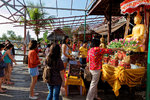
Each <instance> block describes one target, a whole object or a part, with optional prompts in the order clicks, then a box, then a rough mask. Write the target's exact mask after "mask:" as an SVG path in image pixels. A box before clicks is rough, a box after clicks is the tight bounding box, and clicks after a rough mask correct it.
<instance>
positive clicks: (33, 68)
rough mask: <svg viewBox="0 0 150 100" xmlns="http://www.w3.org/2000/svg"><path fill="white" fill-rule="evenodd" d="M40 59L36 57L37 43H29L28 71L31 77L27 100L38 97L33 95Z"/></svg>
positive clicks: (33, 41)
mask: <svg viewBox="0 0 150 100" xmlns="http://www.w3.org/2000/svg"><path fill="white" fill-rule="evenodd" d="M40 61H41V59H39V57H38V48H37V41H36V40H32V41H30V43H29V54H28V69H29V73H30V75H31V84H30V95H29V98H30V99H33V100H36V99H37V98H38V97H37V96H35V95H37V94H38V93H34V87H35V84H36V83H37V78H38V75H39V71H38V65H39V64H40Z"/></svg>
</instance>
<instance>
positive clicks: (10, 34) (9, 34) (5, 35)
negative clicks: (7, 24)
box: [0, 30, 22, 41]
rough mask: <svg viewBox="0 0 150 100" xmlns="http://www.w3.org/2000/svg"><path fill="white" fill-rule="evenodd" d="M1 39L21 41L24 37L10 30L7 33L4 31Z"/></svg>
mask: <svg viewBox="0 0 150 100" xmlns="http://www.w3.org/2000/svg"><path fill="white" fill-rule="evenodd" d="M0 39H1V40H7V39H9V40H16V41H21V40H22V37H21V35H18V36H17V35H16V34H15V32H14V31H12V30H8V31H7V33H3V35H2V37H1V38H0Z"/></svg>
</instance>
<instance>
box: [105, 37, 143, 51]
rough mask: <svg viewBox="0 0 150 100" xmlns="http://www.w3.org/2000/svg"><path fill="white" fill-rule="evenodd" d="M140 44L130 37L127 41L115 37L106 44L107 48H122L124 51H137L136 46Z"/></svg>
mask: <svg viewBox="0 0 150 100" xmlns="http://www.w3.org/2000/svg"><path fill="white" fill-rule="evenodd" d="M141 46H142V45H139V44H138V41H136V40H134V39H130V40H128V41H127V40H125V39H119V41H118V40H117V39H115V40H113V41H111V42H110V43H109V44H108V45H107V48H123V49H124V50H125V51H134V52H137V51H138V48H139V47H141Z"/></svg>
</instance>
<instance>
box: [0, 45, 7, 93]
mask: <svg viewBox="0 0 150 100" xmlns="http://www.w3.org/2000/svg"><path fill="white" fill-rule="evenodd" d="M4 47H5V46H4V45H3V44H0V93H5V92H6V90H4V88H2V87H1V86H2V80H3V79H4V68H5V67H6V65H5V63H4V61H3V59H4V56H3V55H2V53H1V51H2V50H3V49H4Z"/></svg>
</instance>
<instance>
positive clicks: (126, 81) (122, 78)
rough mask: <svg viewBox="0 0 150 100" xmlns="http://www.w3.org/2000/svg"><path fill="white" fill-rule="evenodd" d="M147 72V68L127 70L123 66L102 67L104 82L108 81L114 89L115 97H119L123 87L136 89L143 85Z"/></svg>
mask: <svg viewBox="0 0 150 100" xmlns="http://www.w3.org/2000/svg"><path fill="white" fill-rule="evenodd" d="M145 72H146V70H145V67H140V68H137V69H125V68H124V67H122V66H118V67H113V66H111V65H108V64H104V65H103V67H102V80H103V81H107V82H108V83H109V84H110V86H111V87H112V88H113V91H114V93H115V95H116V96H118V95H119V89H120V88H121V85H128V86H129V87H134V86H136V85H138V84H141V81H142V79H143V77H144V75H145Z"/></svg>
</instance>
